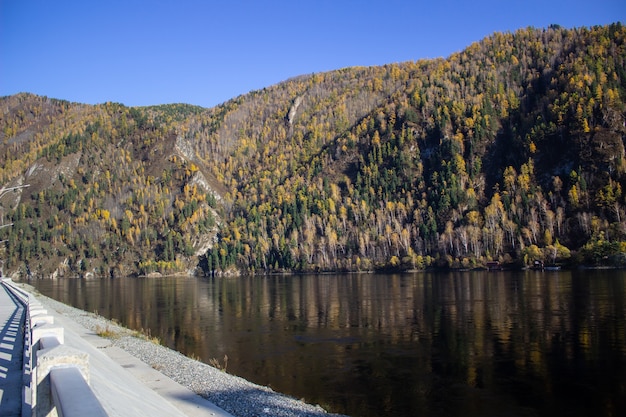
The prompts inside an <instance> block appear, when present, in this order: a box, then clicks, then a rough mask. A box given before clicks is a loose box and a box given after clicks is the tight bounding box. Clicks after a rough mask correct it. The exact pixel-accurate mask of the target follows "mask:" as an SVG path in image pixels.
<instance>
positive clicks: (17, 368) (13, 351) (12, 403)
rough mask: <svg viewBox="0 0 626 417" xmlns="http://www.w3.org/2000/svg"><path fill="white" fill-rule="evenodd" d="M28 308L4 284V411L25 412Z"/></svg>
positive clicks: (0, 354) (0, 400) (0, 343)
mask: <svg viewBox="0 0 626 417" xmlns="http://www.w3.org/2000/svg"><path fill="white" fill-rule="evenodd" d="M24 316H25V309H24V306H23V305H22V303H20V302H19V301H18V300H17V299H16V298H15V296H14V295H13V294H11V293H10V292H9V291H8V290H7V289H6V288H5V287H4V285H0V415H2V416H6V417H8V416H11V417H13V416H21V415H22V360H23V354H24Z"/></svg>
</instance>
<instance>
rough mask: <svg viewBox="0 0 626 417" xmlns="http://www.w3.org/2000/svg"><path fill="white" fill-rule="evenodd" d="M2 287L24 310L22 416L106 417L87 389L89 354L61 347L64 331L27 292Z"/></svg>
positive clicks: (9, 283)
mask: <svg viewBox="0 0 626 417" xmlns="http://www.w3.org/2000/svg"><path fill="white" fill-rule="evenodd" d="M2 284H3V285H4V286H5V287H6V288H7V289H8V290H9V291H10V292H11V293H12V294H13V295H14V296H15V297H16V298H17V299H18V300H19V302H20V303H22V305H24V308H25V309H26V316H25V324H24V356H23V366H22V370H23V372H22V377H23V385H24V388H23V390H22V417H41V416H50V417H54V416H59V417H83V416H86V415H88V416H89V417H107V413H106V411H105V410H104V408H103V407H102V404H100V401H99V400H98V398H97V397H96V396H95V394H94V393H93V391H92V389H91V387H90V386H89V355H88V354H87V353H85V352H82V351H80V350H77V349H74V348H71V347H69V346H67V345H65V344H64V342H65V340H64V336H65V335H64V329H63V327H60V326H55V325H54V318H53V317H52V316H50V315H48V314H47V311H46V310H45V309H44V308H43V306H42V305H41V304H40V303H39V301H37V300H36V299H35V297H34V296H32V295H31V294H29V293H28V292H26V291H24V290H22V289H21V288H19V287H17V286H16V285H15V284H14V283H13V281H11V280H10V279H2Z"/></svg>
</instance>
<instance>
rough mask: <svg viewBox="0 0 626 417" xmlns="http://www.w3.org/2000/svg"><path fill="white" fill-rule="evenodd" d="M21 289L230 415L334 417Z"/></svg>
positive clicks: (32, 290)
mask: <svg viewBox="0 0 626 417" xmlns="http://www.w3.org/2000/svg"><path fill="white" fill-rule="evenodd" d="M20 285H24V286H26V287H28V288H27V289H28V290H29V291H31V292H32V293H33V294H36V295H37V299H38V300H39V301H40V302H41V303H42V304H43V305H44V306H45V307H46V308H48V309H52V310H54V311H56V312H57V313H58V314H61V315H62V316H63V317H65V318H67V319H70V320H72V321H74V322H75V323H77V324H79V325H80V326H83V327H84V328H86V329H88V330H90V331H92V332H94V333H96V334H98V335H99V336H101V337H104V338H106V339H108V340H109V341H110V343H111V345H112V346H115V347H117V348H119V349H122V350H124V351H125V352H127V353H129V354H130V355H132V356H134V357H135V358H137V359H139V360H140V361H141V362H143V363H145V364H147V365H149V366H150V367H152V368H153V369H155V370H157V371H159V372H160V373H161V374H163V375H165V376H167V377H169V378H171V379H172V380H174V381H175V382H177V383H179V384H180V385H182V386H184V387H186V388H188V389H189V390H191V391H193V392H194V393H196V394H198V395H200V396H201V397H203V398H206V399H207V400H209V401H210V402H212V403H214V404H215V405H217V406H218V407H220V408H222V409H223V410H225V411H227V412H229V413H231V414H233V415H234V416H241V417H244V416H246V417H247V416H259V417H261V416H276V417H296V416H304V417H322V416H325V417H328V416H333V414H329V413H327V412H326V411H325V410H323V409H322V408H321V407H320V406H316V405H311V404H307V403H305V402H303V401H300V400H297V399H294V398H291V397H289V396H286V395H284V394H280V393H277V392H275V391H273V390H272V389H270V388H268V387H263V386H260V385H256V384H253V383H251V382H249V381H247V380H245V379H243V378H239V377H237V376H233V375H230V374H228V373H226V372H223V371H221V370H219V369H216V368H214V367H212V366H209V365H207V364H205V363H203V362H199V361H197V360H194V359H191V358H188V357H186V356H184V355H182V354H180V353H179V352H176V351H174V350H171V349H169V348H167V347H164V346H161V345H159V344H158V343H157V342H156V341H155V339H153V338H150V337H146V336H145V335H142V334H140V333H138V332H135V331H132V330H129V329H126V328H124V327H122V326H119V325H117V324H116V323H114V322H112V321H110V320H108V319H106V318H104V317H101V316H98V315H96V314H94V313H89V312H85V311H83V310H79V309H76V308H74V307H71V306H68V305H66V304H63V303H60V302H58V301H56V300H53V299H51V298H49V297H46V296H43V295H41V294H39V293H37V291H36V290H35V289H34V288H33V287H31V286H28V285H25V284H20ZM334 416H337V415H334Z"/></svg>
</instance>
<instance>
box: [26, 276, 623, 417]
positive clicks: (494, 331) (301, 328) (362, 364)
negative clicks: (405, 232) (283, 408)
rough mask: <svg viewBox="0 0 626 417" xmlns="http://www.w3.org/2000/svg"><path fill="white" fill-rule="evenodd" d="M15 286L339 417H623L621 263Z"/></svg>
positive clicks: (40, 282)
mask: <svg viewBox="0 0 626 417" xmlns="http://www.w3.org/2000/svg"><path fill="white" fill-rule="evenodd" d="M31 284H33V285H35V287H36V288H37V289H38V290H39V291H40V292H41V293H43V294H45V295H47V296H50V297H52V298H54V299H56V300H59V301H62V302H64V303H66V304H70V305H73V306H75V307H78V308H80V309H83V310H86V311H90V312H97V313H98V314H100V315H103V316H105V317H107V318H110V319H114V320H116V321H118V322H120V323H121V324H123V325H124V326H127V327H129V328H132V329H136V330H141V329H143V330H144V331H145V332H147V333H150V334H151V335H152V336H157V337H159V338H160V339H161V342H162V344H163V345H166V346H168V347H170V348H173V349H176V350H178V351H180V352H182V353H185V354H186V355H188V356H192V357H196V358H199V359H200V360H202V361H205V362H207V363H208V362H209V361H211V360H217V361H219V364H220V366H224V365H226V371H227V372H229V373H232V374H235V375H239V376H241V377H244V378H246V379H248V380H250V381H253V382H255V383H258V384H261V385H268V386H271V387H272V388H273V389H274V390H276V391H280V392H283V393H286V394H289V395H291V396H294V397H297V398H303V399H305V400H306V401H307V402H310V403H314V404H320V405H322V406H323V407H324V408H325V409H327V410H329V411H332V412H336V413H344V414H348V415H350V416H354V417H357V416H362V417H370V416H420V417H428V416H469V417H471V416H502V415H506V416H553V415H563V416H590V415H594V416H612V415H626V272H625V271H612V270H601V271H599V270H593V271H573V272H569V271H559V272H536V271H525V272H456V273H417V274H403V275H381V274H377V275H370V274H364V275H363V274H362V275H288V276H270V277H240V278H228V279H221V278H198V279H196V278H115V279H102V280H83V279H63V280H38V281H32V282H31ZM225 356H227V357H228V359H227V361H226V363H225V360H224V357H225Z"/></svg>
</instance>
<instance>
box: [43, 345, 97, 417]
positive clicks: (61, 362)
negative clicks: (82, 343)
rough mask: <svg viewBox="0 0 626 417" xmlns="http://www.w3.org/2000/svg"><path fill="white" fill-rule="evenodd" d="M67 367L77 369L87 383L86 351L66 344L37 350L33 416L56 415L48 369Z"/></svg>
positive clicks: (87, 357) (87, 360)
mask: <svg viewBox="0 0 626 417" xmlns="http://www.w3.org/2000/svg"><path fill="white" fill-rule="evenodd" d="M67 367H75V368H76V369H78V370H79V371H80V373H81V374H82V377H83V378H84V380H85V381H86V382H87V384H88V383H89V355H88V354H87V353H85V352H82V351H80V350H77V349H74V348H71V347H69V346H66V345H57V346H55V347H51V348H47V349H42V350H40V351H38V352H37V366H36V368H35V381H36V382H35V383H36V396H37V398H36V401H35V409H34V413H33V417H44V416H57V412H56V410H55V405H54V401H53V398H52V388H51V383H50V371H51V370H52V369H54V368H67Z"/></svg>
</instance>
